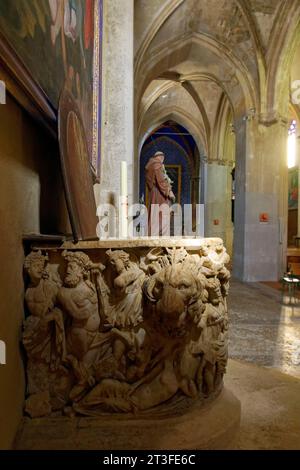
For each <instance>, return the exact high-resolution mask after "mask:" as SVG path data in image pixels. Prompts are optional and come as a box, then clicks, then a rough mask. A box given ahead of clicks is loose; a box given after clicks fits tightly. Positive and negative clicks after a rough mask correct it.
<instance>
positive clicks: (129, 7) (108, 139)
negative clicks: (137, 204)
mask: <svg viewBox="0 0 300 470" xmlns="http://www.w3.org/2000/svg"><path fill="white" fill-rule="evenodd" d="M103 14H104V32H103V73H102V77H103V95H102V103H103V112H102V146H101V147H102V148H101V170H100V171H101V174H100V185H99V188H98V191H97V192H98V201H97V202H101V203H108V202H118V196H119V192H120V162H121V161H126V162H127V164H128V202H129V203H131V201H132V195H133V176H132V175H133V158H134V149H133V145H134V144H133V142H134V140H133V136H134V121H133V110H134V99H133V93H134V91H133V29H134V2H133V0H126V1H124V0H103Z"/></svg>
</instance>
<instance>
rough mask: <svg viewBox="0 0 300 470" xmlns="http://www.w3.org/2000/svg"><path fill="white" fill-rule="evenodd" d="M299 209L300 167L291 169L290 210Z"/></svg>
mask: <svg viewBox="0 0 300 470" xmlns="http://www.w3.org/2000/svg"><path fill="white" fill-rule="evenodd" d="M291 209H298V168H291V169H290V170H289V210H291Z"/></svg>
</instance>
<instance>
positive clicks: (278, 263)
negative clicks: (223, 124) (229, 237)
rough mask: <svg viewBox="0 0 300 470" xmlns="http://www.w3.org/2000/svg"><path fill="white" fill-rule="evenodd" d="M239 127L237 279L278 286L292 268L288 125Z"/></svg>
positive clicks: (245, 122) (246, 122)
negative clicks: (289, 252) (288, 264)
mask: <svg viewBox="0 0 300 470" xmlns="http://www.w3.org/2000/svg"><path fill="white" fill-rule="evenodd" d="M235 128H236V142H237V158H236V173H235V174H236V199H235V227H234V255H233V256H234V262H233V266H234V270H233V271H234V275H235V276H236V277H237V278H239V279H241V280H243V281H267V280H268V281H276V280H278V279H279V278H280V276H281V275H282V273H283V272H284V271H285V269H286V248H287V214H288V169H287V124H286V122H285V121H281V120H278V121H277V122H275V123H273V124H271V125H268V126H267V125H263V124H261V123H259V122H258V121H257V120H256V119H255V118H254V119H252V120H251V119H249V120H247V119H244V120H243V119H242V118H241V119H239V120H237V121H236V123H235Z"/></svg>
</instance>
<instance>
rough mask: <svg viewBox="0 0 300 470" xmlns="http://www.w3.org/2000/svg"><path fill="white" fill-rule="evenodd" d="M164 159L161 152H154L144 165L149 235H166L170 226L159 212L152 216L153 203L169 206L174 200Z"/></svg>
mask: <svg viewBox="0 0 300 470" xmlns="http://www.w3.org/2000/svg"><path fill="white" fill-rule="evenodd" d="M164 159H165V156H164V154H163V152H156V153H155V154H154V156H153V157H151V158H150V160H149V161H148V163H147V165H146V184H147V187H148V190H149V208H148V234H149V235H156V236H158V235H160V236H161V235H168V234H169V229H170V227H168V224H169V220H166V221H165V220H163V217H162V214H161V213H160V214H159V217H157V218H156V217H155V216H154V207H152V206H154V205H158V206H159V207H162V206H163V205H164V204H167V205H168V206H170V205H171V203H172V202H175V196H174V193H173V191H172V186H171V180H170V178H169V177H168V176H167V174H166V170H165V166H164ZM156 207H157V206H156ZM156 219H157V220H156Z"/></svg>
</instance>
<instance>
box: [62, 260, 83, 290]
mask: <svg viewBox="0 0 300 470" xmlns="http://www.w3.org/2000/svg"><path fill="white" fill-rule="evenodd" d="M82 279H83V269H82V267H81V266H80V265H79V264H78V263H76V261H69V262H68V265H67V271H66V276H65V285H66V286H67V287H76V286H77V285H78V284H79V282H80V281H82Z"/></svg>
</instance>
